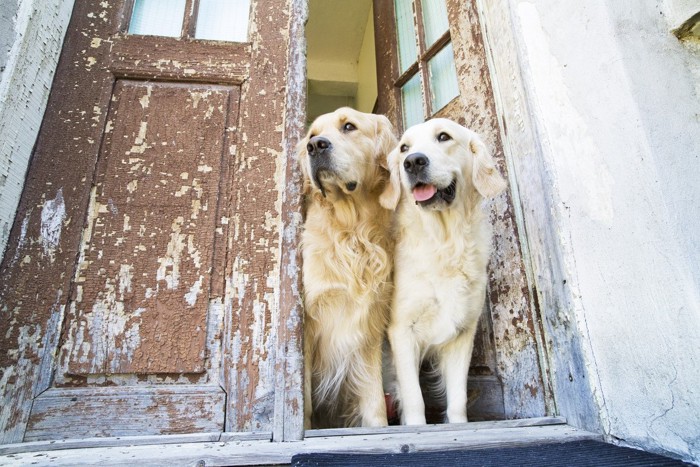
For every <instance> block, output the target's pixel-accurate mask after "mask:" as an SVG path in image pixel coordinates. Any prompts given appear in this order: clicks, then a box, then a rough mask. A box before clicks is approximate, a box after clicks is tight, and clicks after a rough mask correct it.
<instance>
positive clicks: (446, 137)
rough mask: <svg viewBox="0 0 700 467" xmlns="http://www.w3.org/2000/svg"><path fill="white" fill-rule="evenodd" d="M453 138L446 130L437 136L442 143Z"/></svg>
mask: <svg viewBox="0 0 700 467" xmlns="http://www.w3.org/2000/svg"><path fill="white" fill-rule="evenodd" d="M451 139H452V137H451V136H450V135H448V134H447V133H445V132H444V131H443V132H442V133H440V134H439V135H438V137H437V140H438V141H440V142H441V143H444V142H445V141H449V140H451Z"/></svg>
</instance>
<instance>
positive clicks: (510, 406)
mask: <svg viewBox="0 0 700 467" xmlns="http://www.w3.org/2000/svg"><path fill="white" fill-rule="evenodd" d="M416 1H418V0H416ZM393 3H394V2H388V1H387V2H385V1H379V0H375V2H374V11H375V35H376V49H377V64H378V67H377V73H378V88H379V102H378V108H379V111H380V112H382V113H385V114H387V115H388V116H389V118H390V119H391V120H392V121H393V122H394V124H395V125H397V127H398V128H401V127H402V107H401V91H400V89H399V87H398V86H397V81H398V84H401V81H400V80H399V78H400V77H399V69H398V68H399V65H398V60H397V57H398V50H397V45H396V29H395V26H394V25H395V24H396V22H395V21H396V20H395V17H394V8H393ZM477 3H478V2H477V1H476V0H468V1H461V0H446V4H447V13H448V20H449V21H448V22H449V34H448V35H446V36H443V37H442V38H441V39H440V40H438V43H437V44H436V45H435V46H433V47H431V48H432V49H436V47H438V46H439V45H440V44H439V43H444V42H446V41H449V42H451V43H452V47H453V50H454V60H455V66H456V71H457V77H458V87H459V96H458V97H456V98H454V99H453V100H452V101H450V102H449V103H447V104H446V105H445V106H444V107H443V108H442V109H439V110H437V111H436V112H434V113H433V114H429V115H425V117H426V118H431V117H446V118H451V119H453V120H455V121H457V122H459V123H461V124H462V125H465V126H467V127H469V128H471V129H473V130H474V131H476V132H477V133H479V134H480V135H482V137H483V138H484V139H485V140H486V143H487V145H488V146H489V147H490V148H491V149H492V151H493V155H494V158H495V159H496V161H497V163H498V165H499V169H500V170H501V173H503V174H507V169H506V163H505V160H504V153H503V146H502V142H501V134H500V128H499V122H498V118H497V113H496V110H495V101H494V94H493V93H494V91H493V89H492V87H491V81H490V77H489V69H488V63H487V58H486V50H485V47H484V42H483V38H482V33H481V26H480V23H479V15H478V11H477ZM416 5H418V7H419V8H420V4H414V8H413V14H414V21H415V22H416V23H417V24H418V23H422V21H423V19H422V17H421V16H420V15H417V14H416V7H415V6H416ZM420 40H422V38H421V39H420ZM429 49H430V48H429ZM424 67H425V63H423V64H421V67H420V69H421V72H422V73H423V75H422V76H423V79H424V80H425V79H427V77H428V75H429V73H428V72H427V70H425V68H424ZM416 68H418V67H416ZM409 72H410V71H409ZM407 73H408V72H407ZM403 81H405V77H404V78H403ZM422 94H423V100H424V102H429V99H428V97H427V90H426V88H425V86H423V88H422ZM489 207H490V210H491V215H490V219H491V222H492V224H493V226H494V227H493V231H494V243H493V245H494V249H493V253H492V256H491V261H490V265H489V272H488V273H489V290H488V294H487V304H486V305H487V306H486V310H487V311H486V312H485V313H484V315H482V317H481V321H480V332H479V333H478V334H477V337H476V342H475V350H474V353H473V357H472V362H471V367H470V379H469V398H470V401H469V418H470V420H478V419H500V418H525V417H536V416H543V415H546V412H547V408H546V396H545V385H544V382H543V377H542V371H541V368H540V359H539V353H538V344H537V341H538V339H539V336H538V332H539V329H538V324H537V310H536V309H535V307H534V305H533V303H532V301H531V299H530V291H529V286H528V282H527V278H526V275H525V266H524V259H523V256H522V252H521V249H520V238H519V235H520V233H519V232H518V228H517V225H516V220H515V215H514V212H515V210H514V207H513V200H512V197H511V194H510V192H509V191H508V192H506V193H504V194H502V195H500V196H499V197H497V198H496V199H494V200H493V201H491V202H490V203H489Z"/></svg>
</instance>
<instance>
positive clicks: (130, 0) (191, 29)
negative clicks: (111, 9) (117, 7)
mask: <svg viewBox="0 0 700 467" xmlns="http://www.w3.org/2000/svg"><path fill="white" fill-rule="evenodd" d="M134 3H136V0H127V3H126V8H125V10H124V20H123V23H122V27H121V28H120V29H121V32H122V33H123V34H126V35H130V36H150V34H132V33H129V26H130V25H131V17H132V15H133V14H134ZM199 4H200V0H185V15H184V18H183V19H182V27H181V28H180V36H178V37H174V39H186V40H196V41H216V42H229V43H233V44H247V43H250V24H251V21H252V15H251V12H252V9H253V6H254V5H253V0H251V1H250V3H249V5H248V27H247V29H246V34H245V37H246V40H245V41H227V40H219V39H200V38H197V37H195V34H196V32H197V16H198V15H199ZM156 37H157V36H156Z"/></svg>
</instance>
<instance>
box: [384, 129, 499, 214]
mask: <svg viewBox="0 0 700 467" xmlns="http://www.w3.org/2000/svg"><path fill="white" fill-rule="evenodd" d="M388 161H389V167H390V170H391V180H390V183H389V184H388V185H387V187H386V189H385V190H384V192H383V193H382V195H381V197H380V202H381V204H382V206H384V207H385V208H387V209H396V206H397V205H398V203H399V199H400V198H401V193H402V190H404V192H405V193H406V194H408V193H410V194H411V198H412V199H413V200H414V201H415V203H416V205H418V206H419V207H421V208H423V209H428V210H443V209H447V208H448V207H450V206H452V205H453V204H454V203H455V200H458V201H459V200H466V199H471V198H472V195H473V194H476V193H478V194H479V195H481V196H482V197H484V198H489V197H493V196H495V195H497V194H498V193H500V192H501V191H502V190H503V189H505V186H506V183H505V181H504V180H503V178H502V177H501V174H500V173H499V172H498V169H497V168H496V165H495V163H494V161H493V159H492V158H491V156H490V154H489V153H488V151H487V149H486V146H485V145H484V143H483V142H482V141H481V139H479V137H478V136H477V134H476V133H474V132H473V131H471V130H468V129H466V128H464V127H462V126H461V125H459V124H457V123H455V122H453V121H451V120H447V119H444V118H436V119H433V120H428V121H427V122H425V123H421V124H418V125H414V126H412V127H411V128H409V129H408V130H406V132H405V133H404V134H403V136H402V137H401V140H400V141H399V144H398V146H397V147H396V148H395V149H394V150H393V151H392V152H391V153H390V154H389V157H388Z"/></svg>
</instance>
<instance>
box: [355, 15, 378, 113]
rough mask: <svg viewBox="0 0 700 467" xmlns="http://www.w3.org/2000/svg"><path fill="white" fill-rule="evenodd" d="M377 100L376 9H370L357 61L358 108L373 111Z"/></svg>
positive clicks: (356, 100)
mask: <svg viewBox="0 0 700 467" xmlns="http://www.w3.org/2000/svg"><path fill="white" fill-rule="evenodd" d="M376 101H377V61H376V58H375V53H374V9H373V8H371V9H370V10H369V15H367V26H366V27H365V37H364V38H363V39H362V49H360V56H359V58H358V63H357V95H356V96H355V105H356V108H357V110H360V111H362V112H371V111H372V109H373V108H374V104H375V102H376Z"/></svg>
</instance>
